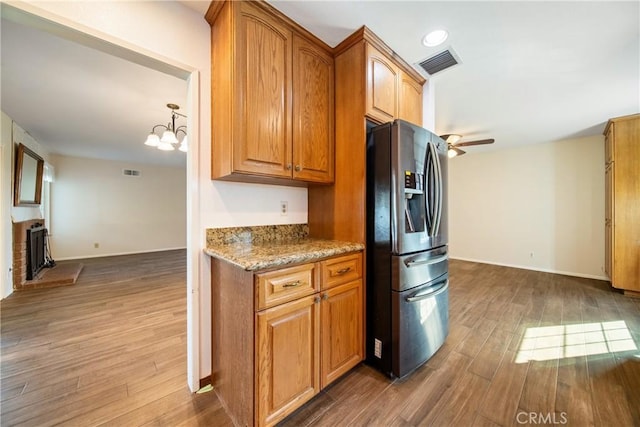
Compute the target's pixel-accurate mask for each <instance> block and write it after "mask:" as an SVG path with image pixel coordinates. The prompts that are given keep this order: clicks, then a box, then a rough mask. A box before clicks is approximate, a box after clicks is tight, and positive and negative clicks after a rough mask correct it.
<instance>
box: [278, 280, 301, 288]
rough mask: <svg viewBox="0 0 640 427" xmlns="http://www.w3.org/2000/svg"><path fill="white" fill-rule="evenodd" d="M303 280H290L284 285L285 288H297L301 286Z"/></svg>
mask: <svg viewBox="0 0 640 427" xmlns="http://www.w3.org/2000/svg"><path fill="white" fill-rule="evenodd" d="M301 284H302V282H301V281H300V280H296V281H295V282H289V283H285V284H284V285H282V287H283V288H295V287H296V286H300V285H301Z"/></svg>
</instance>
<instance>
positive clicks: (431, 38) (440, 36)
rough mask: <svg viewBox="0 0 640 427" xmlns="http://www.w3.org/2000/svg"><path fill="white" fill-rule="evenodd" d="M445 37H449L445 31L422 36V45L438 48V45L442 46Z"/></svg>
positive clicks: (435, 31)
mask: <svg viewBox="0 0 640 427" xmlns="http://www.w3.org/2000/svg"><path fill="white" fill-rule="evenodd" d="M447 37H449V33H447V31H446V30H434V31H431V32H430V33H429V34H427V35H426V36H424V38H423V39H422V44H423V45H425V46H427V47H434V46H438V45H439V44H442V43H443V42H444V41H445V40H446V39H447Z"/></svg>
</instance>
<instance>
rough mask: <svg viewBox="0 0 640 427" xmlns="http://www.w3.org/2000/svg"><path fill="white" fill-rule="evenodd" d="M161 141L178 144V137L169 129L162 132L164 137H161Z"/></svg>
mask: <svg viewBox="0 0 640 427" xmlns="http://www.w3.org/2000/svg"><path fill="white" fill-rule="evenodd" d="M160 142H166V143H168V144H177V143H178V138H176V134H175V133H173V132H172V131H171V130H169V129H167V130H165V131H164V132H163V133H162V138H160Z"/></svg>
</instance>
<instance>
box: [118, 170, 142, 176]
mask: <svg viewBox="0 0 640 427" xmlns="http://www.w3.org/2000/svg"><path fill="white" fill-rule="evenodd" d="M122 175H124V176H140V171H137V170H135V169H122Z"/></svg>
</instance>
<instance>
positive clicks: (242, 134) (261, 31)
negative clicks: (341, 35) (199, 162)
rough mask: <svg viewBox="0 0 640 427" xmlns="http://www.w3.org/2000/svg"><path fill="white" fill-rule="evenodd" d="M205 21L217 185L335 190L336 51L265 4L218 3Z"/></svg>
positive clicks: (212, 165) (212, 172) (213, 163)
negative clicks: (301, 184)
mask: <svg viewBox="0 0 640 427" xmlns="http://www.w3.org/2000/svg"><path fill="white" fill-rule="evenodd" d="M206 18H207V20H208V22H209V24H210V25H211V44H212V48H211V52H212V53H211V57H212V61H211V81H212V82H211V91H212V93H211V114H212V118H211V124H212V128H211V136H212V149H211V156H212V158H211V177H212V179H224V180H231V181H248V182H265V183H271V184H289V185H296V184H295V181H294V180H298V181H312V182H322V183H329V182H332V181H333V167H334V166H333V163H334V158H333V152H334V126H333V121H334V113H333V111H334V110H333V108H334V106H333V104H334V102H333V99H334V91H333V81H334V76H333V74H334V68H333V57H332V55H331V54H330V52H331V50H330V48H329V47H328V46H326V45H323V44H322V42H320V41H319V40H317V39H315V38H314V37H313V36H312V35H311V34H309V33H307V32H306V31H305V30H303V29H302V28H301V27H299V26H297V24H295V23H294V22H293V21H291V20H289V19H288V18H287V17H285V16H284V15H282V14H280V13H279V12H278V11H276V10H275V9H273V8H271V6H269V5H268V4H267V3H264V2H252V1H242V2H234V1H226V2H213V3H212V5H211V7H210V8H209V11H208V12H207V16H206ZM283 178H284V179H283Z"/></svg>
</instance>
